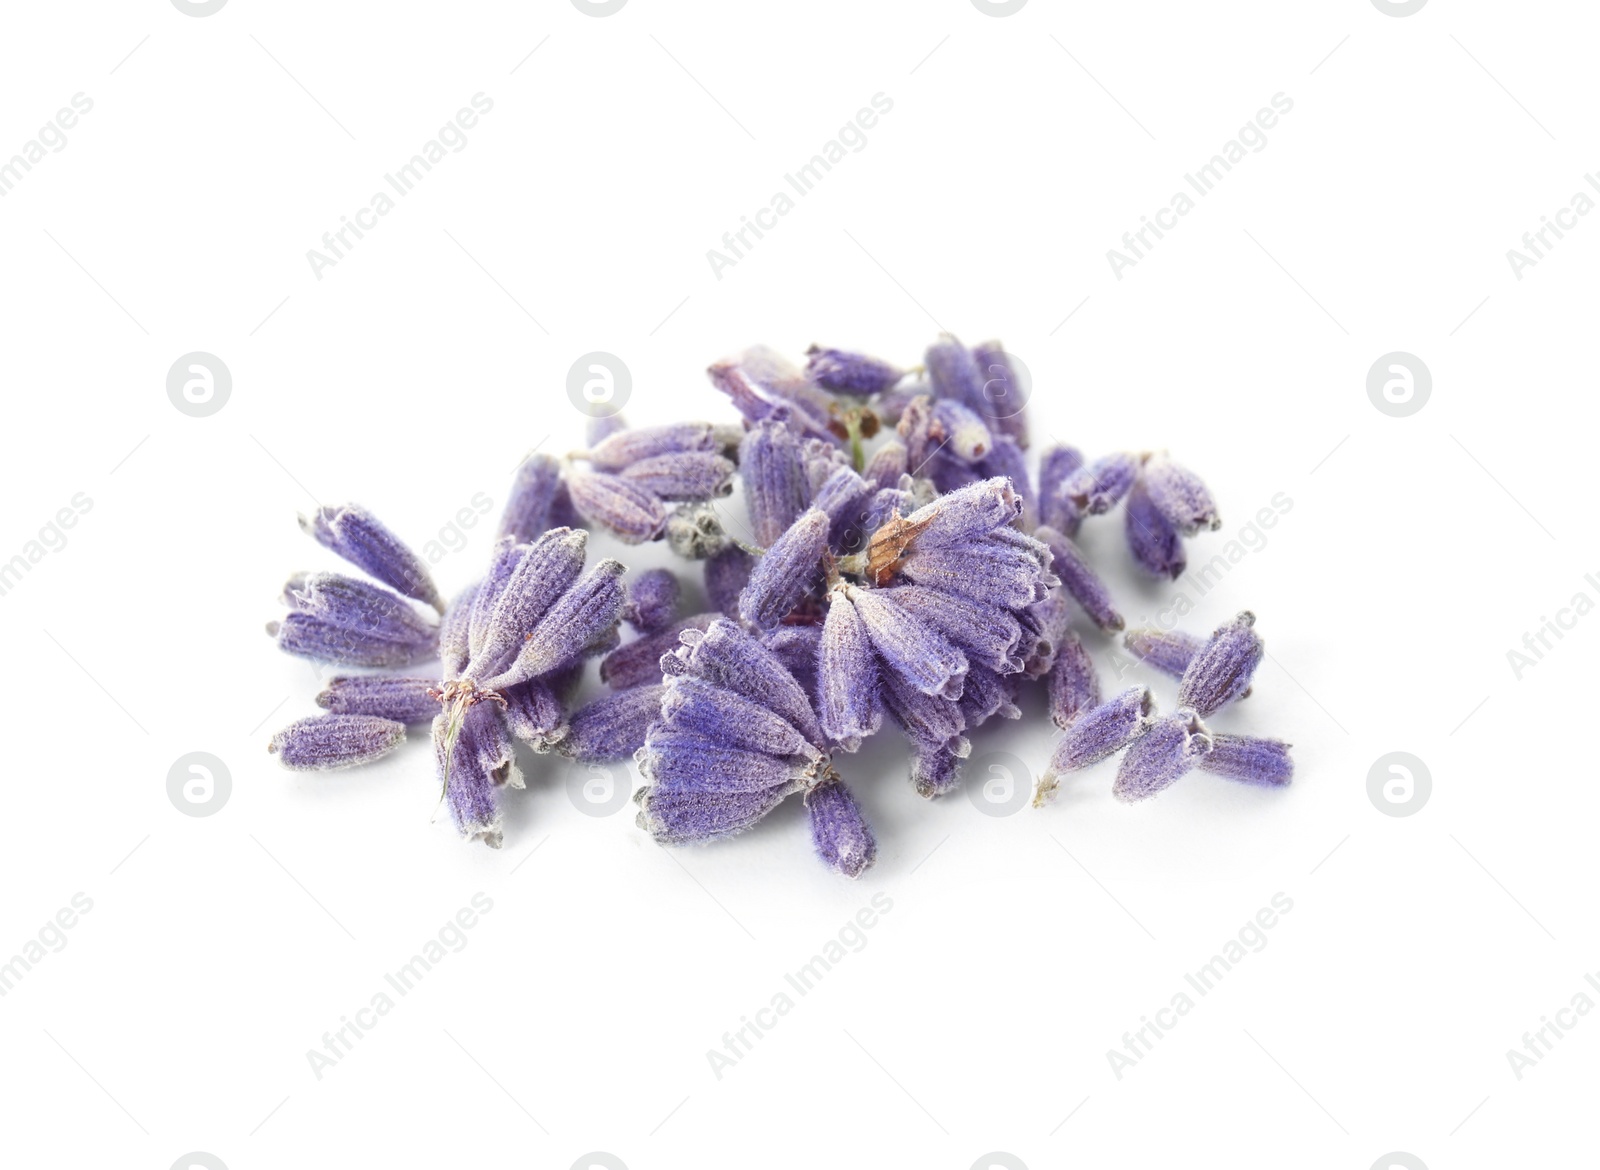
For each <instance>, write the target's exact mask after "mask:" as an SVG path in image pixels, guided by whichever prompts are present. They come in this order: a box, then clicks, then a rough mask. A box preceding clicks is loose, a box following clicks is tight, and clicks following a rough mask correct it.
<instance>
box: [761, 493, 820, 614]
mask: <svg viewBox="0 0 1600 1170" xmlns="http://www.w3.org/2000/svg"><path fill="white" fill-rule="evenodd" d="M828 528H829V522H828V515H827V513H826V512H822V511H820V510H818V509H816V508H812V509H810V510H809V511H807V512H806V513H805V515H803V516H801V517H800V518H799V519H798V520H796V521H795V522H794V524H793V525H792V526H791V527H790V528H789V530H788V531H787V532H785V533H784V534H783V535H782V536H780V537H778V539H777V540H775V541H774V542H773V543H772V545H771V547H769V548H768V549H767V551H766V555H765V556H763V557H762V558H761V559H760V560H759V561H758V562H757V563H756V567H755V569H754V570H752V571H751V573H750V583H749V584H748V585H746V586H745V588H744V592H743V593H741V594H740V595H739V616H740V617H741V618H743V619H744V620H745V621H746V622H749V623H750V624H751V625H754V626H757V627H760V628H763V629H770V628H771V627H773V626H775V625H777V624H778V623H779V622H780V621H782V620H783V619H784V617H786V616H787V615H788V613H789V611H790V610H792V609H793V608H794V607H795V605H796V604H797V603H798V602H799V601H800V599H801V597H803V596H804V595H805V593H806V592H807V591H808V590H809V589H810V588H811V586H812V585H813V584H814V583H815V582H816V580H817V576H818V574H819V573H820V572H821V569H822V557H823V554H824V553H825V552H827V549H828Z"/></svg>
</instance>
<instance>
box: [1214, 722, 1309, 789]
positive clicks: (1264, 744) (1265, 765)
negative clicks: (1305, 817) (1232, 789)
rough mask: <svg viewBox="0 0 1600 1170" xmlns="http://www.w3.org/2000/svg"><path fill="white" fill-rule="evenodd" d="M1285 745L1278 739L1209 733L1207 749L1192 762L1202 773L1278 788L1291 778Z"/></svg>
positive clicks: (1290, 761)
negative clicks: (1209, 743)
mask: <svg viewBox="0 0 1600 1170" xmlns="http://www.w3.org/2000/svg"><path fill="white" fill-rule="evenodd" d="M1289 746H1290V745H1289V744H1286V743H1284V742H1283V741H1282V740H1281V739H1257V738H1256V737H1254V736H1250V735H1217V734H1216V733H1212V736H1211V750H1210V751H1209V752H1208V753H1206V754H1205V755H1203V756H1201V757H1200V758H1199V759H1198V760H1196V761H1195V764H1196V766H1197V767H1198V768H1199V769H1200V770H1201V771H1202V772H1214V773H1216V774H1217V775H1218V776H1226V777H1228V779H1230V780H1239V781H1242V782H1243V783H1245V784H1258V785H1261V786H1262V787H1264V788H1282V787H1283V786H1284V785H1285V784H1288V783H1289V781H1290V780H1291V779H1292V778H1293V777H1294V761H1293V760H1291V759H1290V758H1289Z"/></svg>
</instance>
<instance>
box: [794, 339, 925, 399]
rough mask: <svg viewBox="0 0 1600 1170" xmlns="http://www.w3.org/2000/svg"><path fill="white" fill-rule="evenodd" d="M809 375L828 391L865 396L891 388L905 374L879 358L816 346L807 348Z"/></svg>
mask: <svg viewBox="0 0 1600 1170" xmlns="http://www.w3.org/2000/svg"><path fill="white" fill-rule="evenodd" d="M806 376H807V377H808V378H810V379H811V381H812V383H813V384H814V385H817V386H820V387H822V388H823V389H824V390H832V391H834V392H835V393H839V394H854V395H857V396H864V395H868V394H877V393H878V392H880V391H882V390H887V389H889V387H891V386H893V385H894V384H895V383H896V382H898V381H899V380H900V379H901V378H902V377H904V376H905V375H904V372H903V371H902V370H900V369H899V368H898V367H896V366H893V365H890V364H889V363H888V362H886V361H883V360H881V359H879V358H875V357H868V356H867V355H865V354H860V353H850V352H849V351H847V350H842V349H822V348H820V347H818V346H815V345H813V346H812V347H811V348H810V349H808V350H806Z"/></svg>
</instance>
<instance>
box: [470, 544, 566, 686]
mask: <svg viewBox="0 0 1600 1170" xmlns="http://www.w3.org/2000/svg"><path fill="white" fill-rule="evenodd" d="M588 540H589V534H588V533H587V532H585V531H584V530H583V529H581V528H552V529H551V530H550V531H549V532H546V533H544V534H543V535H542V536H540V537H539V538H538V539H537V540H536V541H534V542H533V543H532V544H521V545H512V544H503V545H501V546H499V547H498V548H497V549H496V553H495V557H494V560H493V561H492V562H491V564H490V567H489V573H488V575H487V576H486V577H485V578H484V579H483V583H482V584H481V585H480V586H479V587H478V594H477V597H476V598H475V599H474V600H473V605H472V616H471V622H470V625H469V627H468V647H469V650H470V652H471V653H470V657H469V659H468V662H467V666H466V669H465V671H464V672H463V673H465V674H468V675H470V676H471V677H473V678H478V679H483V678H488V677H489V676H491V675H494V674H498V673H499V672H500V671H501V670H502V669H504V668H505V667H506V666H508V665H510V663H511V661H512V659H513V658H514V657H515V656H516V654H517V652H518V651H520V650H521V649H522V645H523V642H524V640H525V638H526V635H527V634H528V633H529V632H530V631H531V630H533V628H534V627H535V626H536V625H537V624H538V622H539V619H540V618H542V617H543V616H544V615H545V614H546V613H547V612H548V611H549V609H550V607H551V606H552V605H554V604H555V601H556V599H557V598H558V597H560V596H561V595H562V594H563V593H565V592H566V591H567V590H568V589H570V588H571V587H572V585H573V583H574V582H575V581H576V580H577V579H578V574H580V573H581V572H583V561H584V551H585V549H586V547H587V545H588ZM525 677H526V676H525Z"/></svg>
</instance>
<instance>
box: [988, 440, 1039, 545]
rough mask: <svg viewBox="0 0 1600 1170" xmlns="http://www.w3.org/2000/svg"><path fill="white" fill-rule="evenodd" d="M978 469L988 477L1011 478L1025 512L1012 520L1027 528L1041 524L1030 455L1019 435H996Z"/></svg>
mask: <svg viewBox="0 0 1600 1170" xmlns="http://www.w3.org/2000/svg"><path fill="white" fill-rule="evenodd" d="M974 470H976V471H977V472H978V473H979V474H980V475H982V476H984V478H986V479H993V478H1000V479H1007V480H1010V481H1011V486H1012V488H1014V489H1015V490H1016V492H1017V494H1018V495H1019V496H1021V497H1022V513H1021V514H1020V515H1019V516H1018V517H1017V518H1016V519H1014V520H1013V521H1012V522H1011V523H1012V524H1014V525H1016V526H1017V527H1018V528H1021V529H1022V530H1023V531H1024V532H1032V531H1033V530H1034V529H1035V528H1036V527H1038V525H1039V511H1038V508H1037V507H1036V506H1035V497H1034V494H1033V486H1032V482H1033V481H1032V480H1031V479H1030V478H1029V476H1028V459H1027V456H1026V455H1024V454H1023V453H1022V448H1021V446H1019V445H1018V443H1017V441H1016V440H1015V439H1013V438H1012V437H1011V436H1010V435H996V436H995V439H994V448H993V449H992V450H991V451H990V452H989V454H988V457H987V458H985V459H984V460H983V462H982V463H980V464H978V466H977V467H976V468H975V469H974Z"/></svg>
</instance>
